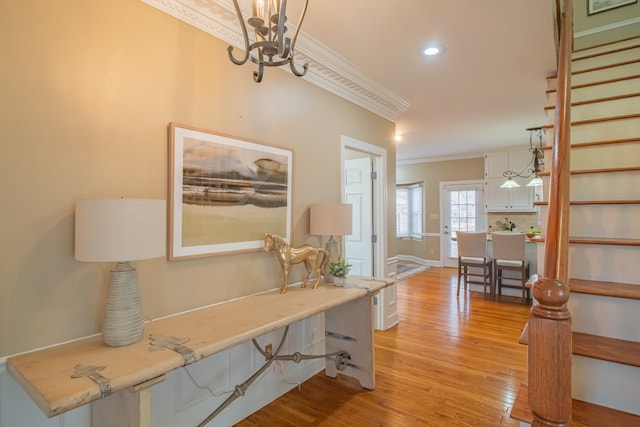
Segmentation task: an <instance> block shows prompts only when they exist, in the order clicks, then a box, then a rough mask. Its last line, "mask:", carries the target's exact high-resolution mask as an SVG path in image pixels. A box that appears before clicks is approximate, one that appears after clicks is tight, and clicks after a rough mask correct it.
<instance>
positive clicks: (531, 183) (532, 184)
mask: <svg viewBox="0 0 640 427" xmlns="http://www.w3.org/2000/svg"><path fill="white" fill-rule="evenodd" d="M542 184H544V182H543V181H542V178H540V177H539V176H537V175H536V176H535V177H534V178H533V179H531V181H529V183H528V184H527V187H539V186H541V185H542Z"/></svg>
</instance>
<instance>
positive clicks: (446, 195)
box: [440, 181, 485, 267]
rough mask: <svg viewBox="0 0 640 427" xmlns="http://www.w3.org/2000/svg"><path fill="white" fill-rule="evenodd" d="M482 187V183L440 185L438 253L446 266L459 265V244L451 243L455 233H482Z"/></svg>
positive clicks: (467, 182)
mask: <svg viewBox="0 0 640 427" xmlns="http://www.w3.org/2000/svg"><path fill="white" fill-rule="evenodd" d="M483 190H484V184H483V182H482V181H458V182H441V183H440V206H441V207H442V215H441V218H442V219H441V227H442V238H441V245H440V248H441V254H443V258H444V266H445V267H457V266H458V245H457V243H456V241H454V240H452V237H455V234H456V232H457V231H483V230H484V229H485V219H484V218H485V216H484V193H483Z"/></svg>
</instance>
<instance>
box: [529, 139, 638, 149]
mask: <svg viewBox="0 0 640 427" xmlns="http://www.w3.org/2000/svg"><path fill="white" fill-rule="evenodd" d="M633 142H640V138H624V139H611V140H605V141H590V142H577V143H575V144H571V149H574V148H584V147H592V146H594V145H611V144H628V143H633ZM552 148H553V146H552V145H543V146H542V147H540V149H541V150H542V151H545V150H551V149H552Z"/></svg>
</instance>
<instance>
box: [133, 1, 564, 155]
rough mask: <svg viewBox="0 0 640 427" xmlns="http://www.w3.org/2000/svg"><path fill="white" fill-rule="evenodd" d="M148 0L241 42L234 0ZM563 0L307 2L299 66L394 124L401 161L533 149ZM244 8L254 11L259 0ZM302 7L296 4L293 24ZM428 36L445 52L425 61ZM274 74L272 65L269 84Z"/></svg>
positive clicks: (542, 116) (310, 76) (236, 43)
mask: <svg viewBox="0 0 640 427" xmlns="http://www.w3.org/2000/svg"><path fill="white" fill-rule="evenodd" d="M141 1H143V2H145V3H148V4H150V5H151V6H153V7H156V8H158V9H160V10H163V11H165V12H166V13H168V14H170V15H173V16H175V17H176V18H178V19H181V20H183V21H185V22H187V23H189V24H191V25H194V26H195V27H197V28H200V29H201V30H203V31H206V32H208V33H210V34H212V35H213V36H215V37H218V38H221V39H223V40H225V41H227V42H229V43H230V44H232V45H234V46H236V47H239V48H241V49H242V47H241V46H242V36H241V32H240V29H239V24H238V18H237V16H236V14H235V11H234V8H233V3H232V1H231V0H141ZM553 3H554V2H553V1H551V0H535V1H534V0H395V1H389V0H385V1H383V0H309V7H308V11H307V15H306V18H305V20H304V22H303V24H302V30H301V35H300V37H299V41H298V43H297V45H296V62H297V63H298V64H299V65H301V64H302V63H304V62H309V72H308V73H307V75H306V76H305V77H303V78H304V79H305V80H307V81H309V82H311V83H313V84H316V85H318V86H320V87H323V88H325V89H327V90H329V91H332V92H333V93H336V94H337V95H339V96H342V97H344V98H346V99H349V100H350V101H352V102H354V103H356V104H358V105H361V106H363V107H364V108H367V109H369V110H370V111H373V112H375V113H376V114H379V115H381V116H382V117H385V118H387V119H389V120H393V121H395V122H396V132H397V134H398V135H400V136H401V137H402V140H401V141H400V142H399V143H398V144H397V159H398V161H399V162H417V161H432V160H439V159H448V158H456V157H471V156H478V155H481V154H482V153H483V152H484V151H489V150H495V149H499V148H502V147H512V146H517V145H520V146H523V145H528V143H529V133H528V132H527V131H526V129H527V128H530V127H535V126H540V125H542V124H545V123H547V119H546V117H545V112H544V107H545V106H546V105H547V102H546V96H545V89H546V87H547V82H546V77H547V76H549V75H553V74H555V63H556V62H555V47H554V41H553V14H552V9H551V7H552V4H553ZM240 6H241V8H242V9H243V11H244V13H245V15H246V14H247V12H248V11H249V10H250V4H249V0H240ZM300 7H301V1H300V0H289V2H288V12H287V15H288V18H289V21H290V23H289V25H290V27H291V29H290V31H292V30H293V27H294V26H295V24H296V23H297V20H298V18H297V13H298V11H299V10H300ZM245 19H246V16H245ZM430 42H437V43H440V44H442V45H443V46H444V47H445V54H444V55H442V56H441V57H437V58H425V57H422V56H421V55H420V54H419V51H420V49H421V48H422V47H424V45H425V44H427V43H430ZM244 67H247V68H250V69H251V72H252V71H253V69H254V68H255V66H254V65H253V64H248V65H245V66H244ZM280 69H284V70H286V69H287V67H280ZM249 71H250V70H246V72H247V76H248V78H251V77H250V76H251V74H250V72H249ZM275 71H276V70H272V69H266V70H265V76H264V79H265V81H266V80H267V79H269V73H272V72H275ZM260 84H265V83H264V82H263V83H260Z"/></svg>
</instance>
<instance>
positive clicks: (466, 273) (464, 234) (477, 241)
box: [456, 231, 494, 297]
mask: <svg viewBox="0 0 640 427" xmlns="http://www.w3.org/2000/svg"><path fill="white" fill-rule="evenodd" d="M456 239H457V242H458V290H457V293H456V295H460V279H461V278H462V277H464V289H465V290H467V289H468V287H469V283H473V284H479V285H483V286H484V293H485V294H486V293H487V287H489V296H490V297H493V294H494V291H493V287H492V283H493V282H492V280H491V276H492V275H491V271H492V260H491V258H490V257H489V256H488V255H487V233H485V232H484V231H482V232H471V231H457V232H456ZM480 269H481V270H482V272H480V271H479V270H480ZM470 277H471V278H476V280H472V279H470ZM477 278H480V279H481V280H482V281H480V279H477Z"/></svg>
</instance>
